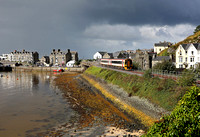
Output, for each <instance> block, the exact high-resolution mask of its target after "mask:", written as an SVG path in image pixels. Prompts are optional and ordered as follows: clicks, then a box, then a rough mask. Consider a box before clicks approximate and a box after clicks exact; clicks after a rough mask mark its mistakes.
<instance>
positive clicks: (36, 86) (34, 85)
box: [32, 74, 39, 90]
mask: <svg viewBox="0 0 200 137" xmlns="http://www.w3.org/2000/svg"><path fill="white" fill-rule="evenodd" d="M32 77H33V79H32V82H33V90H38V84H39V77H38V75H36V74H33V75H32Z"/></svg>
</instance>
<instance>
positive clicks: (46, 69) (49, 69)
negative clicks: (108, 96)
mask: <svg viewBox="0 0 200 137" xmlns="http://www.w3.org/2000/svg"><path fill="white" fill-rule="evenodd" d="M58 68H61V69H63V70H64V71H65V72H67V71H69V72H83V71H84V68H83V67H77V68H67V69H66V67H13V71H22V72H32V71H36V72H53V70H56V69H58Z"/></svg>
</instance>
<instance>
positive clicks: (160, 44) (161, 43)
mask: <svg viewBox="0 0 200 137" xmlns="http://www.w3.org/2000/svg"><path fill="white" fill-rule="evenodd" d="M171 45H172V43H171V42H160V43H155V44H154V46H155V47H157V46H159V47H160V46H163V47H166V46H171Z"/></svg>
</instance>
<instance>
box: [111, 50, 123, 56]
mask: <svg viewBox="0 0 200 137" xmlns="http://www.w3.org/2000/svg"><path fill="white" fill-rule="evenodd" d="M120 54H121V52H120V51H117V52H114V53H113V57H118V56H119V55H120Z"/></svg>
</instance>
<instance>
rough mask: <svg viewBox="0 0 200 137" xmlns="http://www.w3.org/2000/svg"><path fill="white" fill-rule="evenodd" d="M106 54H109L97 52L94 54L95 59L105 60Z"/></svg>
mask: <svg viewBox="0 0 200 137" xmlns="http://www.w3.org/2000/svg"><path fill="white" fill-rule="evenodd" d="M106 53H107V52H102V51H98V52H96V53H95V54H94V56H93V59H96V60H98V59H102V58H103V55H104V54H106Z"/></svg>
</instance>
